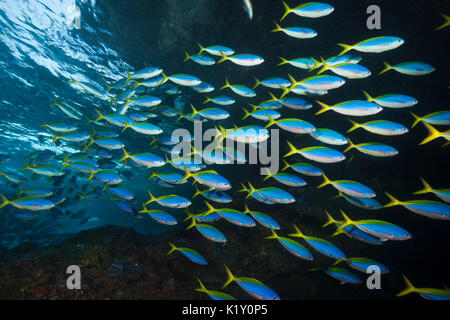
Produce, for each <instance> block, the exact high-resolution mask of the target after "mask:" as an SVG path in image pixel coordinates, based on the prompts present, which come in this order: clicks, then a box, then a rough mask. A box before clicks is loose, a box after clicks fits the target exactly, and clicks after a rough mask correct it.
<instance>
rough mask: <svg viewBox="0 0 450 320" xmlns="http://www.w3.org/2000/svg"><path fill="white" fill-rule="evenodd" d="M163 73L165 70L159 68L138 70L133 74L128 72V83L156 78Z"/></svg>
mask: <svg viewBox="0 0 450 320" xmlns="http://www.w3.org/2000/svg"><path fill="white" fill-rule="evenodd" d="M162 72H163V70H162V69H161V68H159V67H146V68H143V69H141V70H138V71H136V72H134V73H133V74H131V73H130V72H127V75H128V76H127V78H126V81H127V82H128V81H129V80H131V79H149V78H154V77H156V76H158V75H160V74H161V73H162Z"/></svg>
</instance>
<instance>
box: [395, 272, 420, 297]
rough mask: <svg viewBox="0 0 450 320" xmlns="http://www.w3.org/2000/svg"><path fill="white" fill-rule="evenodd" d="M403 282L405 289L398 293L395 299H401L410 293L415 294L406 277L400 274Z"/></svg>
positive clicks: (414, 289)
mask: <svg viewBox="0 0 450 320" xmlns="http://www.w3.org/2000/svg"><path fill="white" fill-rule="evenodd" d="M402 277H403V280H404V281H405V284H406V288H405V290H402V291H400V292H399V293H397V295H396V296H397V297H401V296H404V295H407V294H410V293H412V292H416V290H417V289H416V288H414V286H413V285H412V283H411V282H410V281H409V280H408V278H406V276H405V275H404V274H402Z"/></svg>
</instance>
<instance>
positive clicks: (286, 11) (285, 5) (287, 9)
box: [280, 1, 292, 21]
mask: <svg viewBox="0 0 450 320" xmlns="http://www.w3.org/2000/svg"><path fill="white" fill-rule="evenodd" d="M281 2H282V3H283V7H284V14H283V16H282V17H281V19H280V21H283V19H284V18H286V16H287V15H288V14H289V13H291V12H292V9H291V8H289V6H288V5H287V4H286V2H284V1H281Z"/></svg>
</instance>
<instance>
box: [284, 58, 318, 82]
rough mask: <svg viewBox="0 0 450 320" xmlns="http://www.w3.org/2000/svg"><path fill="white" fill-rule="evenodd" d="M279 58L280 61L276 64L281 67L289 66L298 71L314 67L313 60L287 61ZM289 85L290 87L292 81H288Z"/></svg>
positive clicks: (298, 59)
mask: <svg viewBox="0 0 450 320" xmlns="http://www.w3.org/2000/svg"><path fill="white" fill-rule="evenodd" d="M279 58H280V60H281V62H280V63H279V64H278V65H279V66H282V65H284V64H290V65H291V66H294V67H296V68H299V69H311V68H312V67H313V66H314V65H315V62H314V60H313V58H295V59H291V60H287V59H285V58H282V57H279ZM290 85H292V81H290ZM280 89H282V88H280Z"/></svg>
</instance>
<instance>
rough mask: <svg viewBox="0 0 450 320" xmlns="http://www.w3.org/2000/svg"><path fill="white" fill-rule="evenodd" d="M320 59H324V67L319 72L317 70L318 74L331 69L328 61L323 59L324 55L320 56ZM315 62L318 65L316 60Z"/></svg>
mask: <svg viewBox="0 0 450 320" xmlns="http://www.w3.org/2000/svg"><path fill="white" fill-rule="evenodd" d="M320 60H321V61H322V69H320V70H319V72H317V74H321V73H324V72H325V71H327V70H328V69H330V66H329V65H327V63H326V62H325V60H323V58H322V57H320ZM315 63H316V64H315V65H317V61H315Z"/></svg>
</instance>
